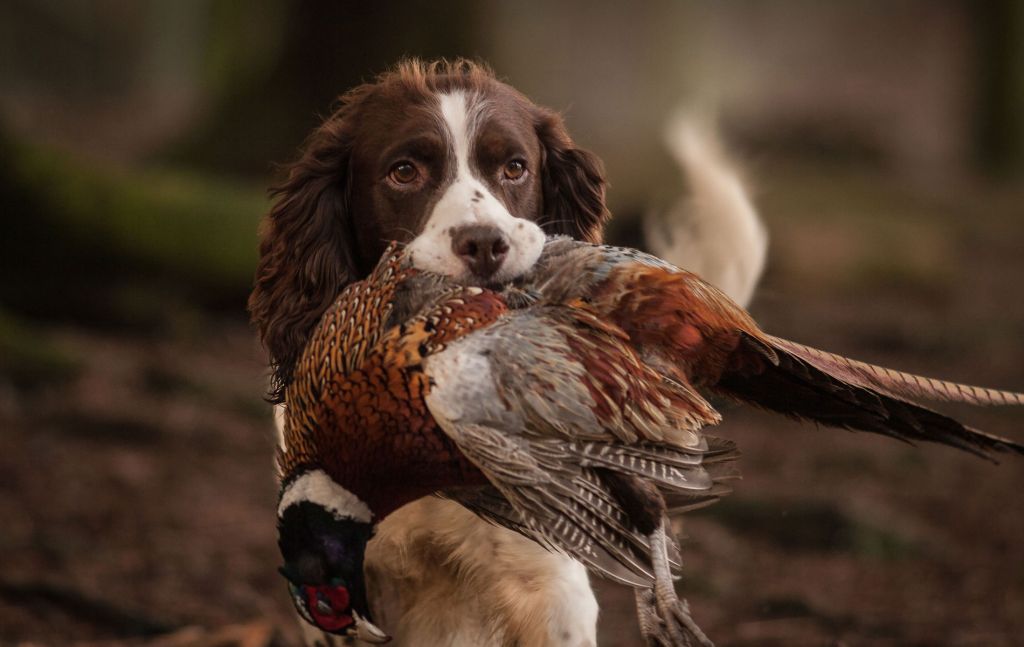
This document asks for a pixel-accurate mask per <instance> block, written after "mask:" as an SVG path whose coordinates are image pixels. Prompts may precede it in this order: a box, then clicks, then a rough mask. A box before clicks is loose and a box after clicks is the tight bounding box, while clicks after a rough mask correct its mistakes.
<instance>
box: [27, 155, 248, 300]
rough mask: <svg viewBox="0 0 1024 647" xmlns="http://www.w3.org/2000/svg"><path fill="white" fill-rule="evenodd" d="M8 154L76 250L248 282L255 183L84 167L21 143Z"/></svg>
mask: <svg viewBox="0 0 1024 647" xmlns="http://www.w3.org/2000/svg"><path fill="white" fill-rule="evenodd" d="M12 153H13V155H12V158H11V159H10V160H9V162H8V173H10V175H11V180H12V181H13V182H14V183H16V184H17V185H19V186H20V187H21V189H22V192H23V193H25V192H27V193H28V194H30V195H31V196H33V198H34V199H35V201H36V205H34V207H35V208H34V210H35V211H37V212H38V213H39V214H40V215H41V216H42V217H43V218H44V219H45V220H47V221H48V222H47V223H46V224H48V225H49V227H50V229H51V231H52V234H53V235H55V236H59V237H63V238H66V239H68V240H69V241H70V242H72V243H73V244H75V245H76V246H78V247H79V248H80V251H85V252H87V253H89V254H92V255H97V256H102V255H107V254H114V255H116V256H117V257H118V258H122V259H124V260H125V261H126V262H129V263H133V264H138V265H142V266H148V267H153V268H158V269H161V270H164V271H168V272H170V273H172V274H174V275H178V276H185V277H188V278H190V279H192V280H195V281H200V282H203V283H207V284H211V285H213V286H215V287H237V286H247V285H248V284H249V282H250V279H251V276H252V269H253V267H254V265H255V262H256V227H257V223H258V222H259V219H260V216H261V215H262V214H263V212H264V211H265V209H266V200H265V198H264V197H263V196H262V194H261V192H260V191H259V190H258V189H254V188H251V187H248V186H243V185H238V184H233V183H229V182H223V181H219V180H213V179H208V178H202V177H199V176H195V175H189V174H186V173H180V172H175V171H170V170H146V171H126V170H117V169H112V168H109V167H103V166H97V165H89V164H86V163H85V162H83V161H80V160H75V159H71V158H68V157H64V156H60V155H58V154H56V153H54V152H52V151H47V150H43V149H38V148H33V147H29V146H25V145H17V146H13V147H12ZM12 207H13V208H17V205H12Z"/></svg>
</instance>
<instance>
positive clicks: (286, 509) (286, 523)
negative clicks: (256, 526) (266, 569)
mask: <svg viewBox="0 0 1024 647" xmlns="http://www.w3.org/2000/svg"><path fill="white" fill-rule="evenodd" d="M277 529H278V547H279V548H280V550H281V555H282V557H284V565H283V566H282V567H281V568H280V571H281V574H282V575H284V577H285V579H287V580H288V588H289V591H290V592H291V597H292V602H293V604H294V605H295V609H296V610H297V611H298V613H299V615H300V616H302V618H303V619H304V620H306V622H308V623H310V624H311V625H313V626H315V627H317V628H319V629H321V630H323V631H326V632H328V633H333V634H339V635H342V636H352V637H357V638H359V639H360V640H363V641H365V642H369V643H384V642H387V641H389V640H390V637H389V636H388V635H387V634H386V633H384V632H383V631H381V630H380V629H379V628H378V627H377V626H376V625H374V624H373V622H372V621H371V620H370V610H369V605H368V604H367V601H366V583H365V580H364V576H363V555H364V553H365V552H366V543H367V542H368V541H369V540H370V537H371V536H372V535H373V525H372V523H371V514H370V510H369V508H367V507H366V505H365V504H364V503H363V502H362V501H360V500H359V499H357V498H356V497H355V496H354V495H352V494H351V493H349V492H348V491H347V490H344V489H342V488H341V487H340V486H339V485H338V484H337V483H335V482H334V481H333V480H332V479H331V477H329V476H328V475H327V474H326V473H325V472H324V471H323V470H320V469H314V470H309V471H307V472H304V473H302V474H300V475H298V476H296V477H294V478H293V479H292V480H291V481H290V482H288V483H286V484H285V485H284V487H283V489H282V493H281V501H280V503H279V505H278V509H277Z"/></svg>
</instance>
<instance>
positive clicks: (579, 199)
mask: <svg viewBox="0 0 1024 647" xmlns="http://www.w3.org/2000/svg"><path fill="white" fill-rule="evenodd" d="M694 141H697V142H699V141H700V140H699V139H698V140H694ZM689 150H690V153H689V155H690V157H691V158H692V159H682V158H681V159H680V161H681V162H682V163H684V164H686V165H697V166H700V167H702V172H703V175H699V174H698V175H693V174H691V175H692V176H693V179H696V180H698V181H699V183H700V184H701V186H705V187H706V189H707V191H709V192H710V193H709V195H707V196H704V198H703V202H704V203H707V204H708V205H709V206H712V207H714V206H715V205H718V206H717V212H715V210H714V209H710V210H709V209H704V210H703V211H706V212H708V213H715V215H714V218H715V221H714V222H713V223H710V225H711V226H704V227H702V228H700V229H701V231H703V232H705V233H706V234H708V235H714V232H716V231H718V230H717V229H715V227H719V228H720V225H721V224H722V223H724V222H727V221H728V220H729V218H730V214H732V213H737V214H739V216H738V218H739V220H743V219H745V218H746V219H747V220H749V218H753V219H754V221H753V222H754V228H755V229H756V230H757V231H758V232H760V231H761V230H760V229H759V227H760V225H759V223H758V222H757V221H756V215H754V212H753V209H752V208H751V207H750V206H749V203H748V202H746V195H745V193H743V191H742V186H741V185H738V184H737V185H736V186H739V187H740V191H739V193H736V191H735V188H736V187H735V186H733V185H732V184H729V180H735V176H734V175H732V174H731V171H729V170H728V167H726V166H723V165H722V164H720V163H719V159H718V158H716V157H715V156H713V155H709V154H706V151H710V150H711V149H710V148H708V147H701V146H697V147H696V148H693V146H691V147H690V149H689ZM684 157H685V155H684ZM708 178H711V180H713V181H710V182H709V181H706V180H707V179H708ZM723 178H724V179H725V183H724V184H722V183H721V182H720V183H719V184H722V188H718V187H717V186H716V185H715V184H714V181H718V180H722V179H723ZM726 185H728V186H726ZM693 189H694V191H696V192H697V193H699V191H700V187H699V186H694V187H693ZM272 194H273V195H274V196H275V201H274V204H273V207H272V209H271V211H270V214H269V216H268V217H267V219H266V221H265V222H264V224H263V229H262V244H261V247H260V260H259V265H258V268H257V272H256V280H255V287H254V289H253V292H252V296H251V297H250V300H249V307H250V311H251V314H252V318H253V321H254V322H255V324H256V325H257V326H258V328H259V332H260V335H261V337H262V340H263V343H264V344H265V345H266V347H267V349H268V351H269V353H270V358H271V361H272V365H273V386H272V393H271V394H272V397H273V399H274V400H275V402H278V403H280V404H282V405H283V406H286V405H287V403H283V402H282V399H283V393H284V387H285V386H286V385H287V384H288V383H289V381H290V380H291V374H292V370H293V368H294V365H295V362H296V361H297V360H298V358H299V355H300V353H301V352H302V349H303V346H304V345H305V343H306V339H307V337H308V335H309V333H310V331H311V329H312V328H313V326H314V325H315V324H316V322H317V321H318V320H319V318H320V316H321V314H322V313H323V312H324V310H325V309H326V308H327V307H328V306H329V305H330V304H331V303H332V302H333V301H334V299H335V297H336V296H337V295H338V293H339V292H340V291H341V290H342V289H343V288H344V287H345V285H347V284H348V283H349V282H351V281H354V280H358V279H360V278H362V277H364V276H365V275H366V274H367V273H368V272H369V271H370V269H372V267H373V266H374V265H375V263H376V261H377V260H378V258H379V256H380V255H381V253H382V252H383V250H384V248H385V246H386V245H387V244H388V242H389V241H391V240H398V241H401V242H404V243H406V244H407V245H408V247H409V249H410V250H411V251H412V258H413V262H414V264H415V265H416V266H418V267H422V268H424V269H428V270H432V271H435V272H441V273H444V274H447V275H450V276H453V277H455V278H457V279H459V280H460V281H464V282H467V283H473V284H489V283H496V282H502V281H506V280H508V279H512V278H514V277H516V276H517V275H519V274H521V273H522V272H524V271H525V270H527V269H528V268H529V267H530V266H531V265H532V264H533V263H534V261H535V260H536V259H537V257H538V255H539V254H540V251H541V248H542V246H543V242H544V237H545V235H548V234H568V235H570V236H573V237H575V238H577V239H581V240H588V241H594V242H597V241H600V239H601V232H602V226H603V224H604V222H605V221H606V219H607V218H608V210H607V208H606V206H605V178H604V172H603V167H602V164H601V162H600V160H599V159H598V158H597V157H596V156H595V155H593V154H592V153H589V152H587V151H585V150H582V149H580V148H577V147H576V146H575V145H574V144H573V142H572V140H571V139H570V137H569V135H568V133H567V131H566V128H565V125H564V123H563V121H562V119H561V117H560V116H559V115H558V114H557V113H555V112H553V111H551V110H549V109H547V108H543V107H540V106H538V105H536V104H534V103H533V102H531V101H530V100H529V99H527V98H526V97H525V96H523V95H522V94H521V93H519V92H517V91H516V90H515V89H513V88H511V87H510V86H508V85H506V84H504V83H502V82H500V81H498V80H497V79H496V78H495V77H494V75H493V74H492V73H491V72H490V71H489V70H487V69H486V68H484V67H482V66H480V65H478V64H475V63H471V62H467V61H463V60H459V61H455V62H451V63H448V62H443V61H441V62H435V63H430V64H424V63H421V62H418V61H407V62H403V63H400V64H399V65H398V66H397V68H396V69H394V70H393V71H390V72H388V73H385V74H383V75H382V76H380V77H379V78H378V79H377V80H376V81H375V82H373V83H369V84H365V85H361V86H359V87H357V88H355V89H353V90H352V91H350V92H348V93H347V94H345V95H344V96H343V97H342V98H341V102H340V106H339V107H338V109H337V110H336V111H335V112H334V113H333V114H332V115H331V116H330V117H328V118H327V119H326V120H325V121H324V122H323V123H322V124H321V125H320V126H319V127H318V128H317V129H316V130H315V131H314V132H313V133H312V134H311V135H310V137H309V138H308V140H307V141H306V143H305V146H304V148H303V150H302V153H301V155H300V156H299V158H298V159H297V160H296V161H295V162H294V163H292V164H291V165H290V167H289V168H288V175H287V178H286V179H285V180H284V181H283V182H282V183H281V184H279V185H278V186H276V187H275V188H274V189H273V190H272ZM697 197H698V198H700V197H701V196H700V195H698V196H697ZM737 200H738V201H739V203H738V207H739V210H737V208H736V207H737V203H736V201H737ZM744 207H745V208H746V211H745V212H744V211H743V208H744ZM697 211H698V212H701V209H698V210H697ZM723 214H724V215H723ZM694 216H699V213H697V214H690V217H691V220H692V218H693V217H694ZM698 220H699V218H698ZM734 220H736V218H734ZM719 221H721V222H719ZM748 224H749V223H748ZM684 235H685V234H684ZM758 235H759V236H761V238H763V233H760V234H758ZM690 238H693V236H690ZM690 242H691V243H692V242H693V241H690ZM737 244H738V246H739V247H741V248H743V247H746V248H749V249H752V250H754V251H755V252H757V251H758V249H759V250H760V252H759V253H760V257H759V260H757V262H756V266H757V267H756V270H754V272H753V274H752V275H751V276H750V277H749V279H748V281H747V283H748V284H749V285H753V283H754V282H756V279H757V275H758V274H759V273H760V264H761V260H763V242H762V243H760V244H759V245H760V247H758V244H755V245H753V246H751V245H747V244H745V241H738V243H737ZM691 248H692V245H691ZM737 251H738V252H739V251H741V250H740V249H737ZM748 256H749V254H748ZM671 260H675V262H677V263H679V264H682V265H684V266H685V265H686V263H685V259H671ZM726 264H727V265H728V263H726ZM747 264H748V265H749V264H750V263H749V262H748V263H747ZM691 269H696V270H697V271H699V270H700V269H701V268H692V267H691ZM747 274H750V272H747ZM709 278H710V280H712V281H714V276H712V277H709ZM278 413H280V408H279V409H278ZM278 418H279V419H280V416H278ZM366 572H367V584H368V586H369V588H370V589H371V591H370V596H371V599H370V603H371V607H372V608H373V610H374V619H375V621H376V622H377V623H378V624H379V625H381V626H382V627H384V628H385V629H386V630H387V631H388V632H390V633H391V634H392V635H393V636H394V637H395V644H398V645H403V646H408V645H425V646H426V645H431V646H432V645H451V646H461V645H467V646H468V645H474V646H480V645H507V644H518V645H524V646H525V645H529V646H534V645H571V646H573V647H582V646H587V645H595V644H596V623H597V602H596V600H595V598H594V595H593V593H592V591H591V589H590V584H589V582H588V580H587V574H586V571H585V570H584V568H583V567H582V565H580V564H578V563H577V562H574V561H573V560H571V559H569V558H567V557H565V556H562V555H559V554H556V553H553V552H549V551H547V550H545V549H543V548H541V547H540V546H538V545H537V544H535V543H533V542H531V541H529V540H527V539H525V538H524V537H522V536H521V535H519V534H517V533H514V532H511V531H508V530H505V529H503V528H499V527H495V526H493V525H490V524H488V523H486V522H484V521H482V520H480V519H479V518H477V517H476V516H475V515H473V514H472V513H470V512H468V511H467V510H465V509H464V508H462V507H461V506H459V505H457V504H454V503H452V502H450V501H446V500H441V499H436V498H429V499H422V500H420V501H417V502H414V503H413V504H410V505H408V506H406V507H404V508H402V509H401V510H399V511H397V512H395V513H393V514H391V515H390V516H389V517H388V518H387V519H385V520H384V521H383V522H382V523H381V524H380V525H379V526H378V531H377V535H376V537H375V538H374V540H373V542H371V545H370V548H369V550H368V552H367V561H366ZM303 624H304V623H303ZM304 629H305V630H307V631H308V632H312V633H308V634H307V637H308V638H309V640H310V641H311V643H312V642H314V641H320V642H324V643H327V644H331V642H332V640H333V638H332V637H330V636H327V635H325V634H320V633H319V632H313V630H312V628H311V627H309V626H306V627H304Z"/></svg>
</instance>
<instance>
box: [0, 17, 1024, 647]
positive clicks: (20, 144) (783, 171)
mask: <svg viewBox="0 0 1024 647" xmlns="http://www.w3.org/2000/svg"><path fill="white" fill-rule="evenodd" d="M403 55H419V56H425V57H432V56H440V55H446V56H454V55H466V56H473V57H480V58H483V59H485V60H487V61H489V62H490V63H491V64H492V65H493V66H494V67H495V68H496V69H497V71H498V73H499V74H500V75H501V76H503V77H504V78H506V79H507V80H509V81H510V82H511V83H512V84H514V85H515V86H517V87H518V88H520V89H521V90H523V91H524V92H526V93H527V94H529V95H530V96H532V97H533V98H534V99H536V100H537V101H538V102H540V103H544V104H547V105H551V106H554V107H557V108H559V109H563V110H564V111H565V112H566V115H567V119H568V122H569V124H570V127H571V129H572V131H573V133H574V134H575V136H576V138H577V139H578V141H579V142H581V143H582V144H583V145H584V146H586V147H589V148H591V149H593V150H595V151H596V152H597V153H599V154H600V155H601V156H602V157H603V158H604V159H605V161H606V162H607V166H608V171H609V175H610V178H611V181H612V189H611V192H610V195H609V198H610V200H611V203H612V207H613V209H614V211H615V213H616V220H615V222H614V224H613V226H612V228H611V236H612V239H613V240H615V241H620V242H622V241H624V242H630V243H638V242H640V241H641V237H640V235H639V233H638V232H639V228H638V223H639V218H640V217H641V216H642V215H643V214H644V213H646V212H648V211H649V210H651V209H657V208H658V207H659V206H664V205H665V204H668V203H669V202H671V201H672V200H673V199H675V198H676V197H677V196H678V195H679V194H680V192H681V191H682V183H681V181H680V179H679V178H678V172H677V170H676V169H675V168H674V167H673V166H672V165H671V163H670V161H669V158H668V156H667V155H666V153H665V151H664V149H663V147H662V144H661V130H662V127H663V125H664V123H665V120H666V119H667V118H668V116H669V115H670V114H671V113H672V111H673V110H675V109H676V108H678V107H679V106H681V105H689V106H693V105H696V106H699V107H704V108H708V107H710V108H713V109H716V110H717V111H718V112H719V114H720V115H721V121H722V124H723V128H724V129H725V131H726V133H727V135H728V136H729V139H730V142H731V143H732V144H733V147H734V150H736V151H737V152H738V153H739V155H740V157H741V159H743V160H744V162H745V166H746V168H747V170H748V172H749V176H750V178H751V180H752V183H753V186H754V187H755V193H756V197H757V202H758V205H759V207H760V209H761V211H762V213H763V215H764V218H765V220H766V222H767V224H768V227H769V229H770V231H771V236H772V247H771V251H770V260H769V266H768V271H767V274H766V277H765V280H764V283H763V286H762V289H761V290H760V292H759V295H758V297H757V298H756V300H755V303H754V306H753V309H754V312H755V314H756V315H757V316H758V317H759V319H760V320H761V321H762V322H763V323H764V324H765V325H766V327H768V328H769V329H770V330H772V331H773V332H776V333H778V334H781V335H784V336H787V337H791V338H794V339H797V340H801V341H805V342H808V343H812V344H817V345H822V346H826V347H828V348H830V349H834V350H838V351H841V352H845V353H847V354H851V355H854V356H857V357H861V358H864V359H868V360H873V361H877V362H880V363H884V364H888V365H893V366H897V367H900V368H904V369H908V370H914V371H919V372H924V373H928V374H935V375H938V376H943V377H947V378H951V379H957V380H963V381H971V382H980V383H984V384H988V385H993V386H1001V387H1004V388H1013V389H1017V390H1024V287H1022V284H1024V4H1021V3H1019V2H1016V1H1015V0H1001V1H993V2H968V1H967V0H964V1H959V2H958V1H929V0H919V1H912V0H905V1H898V2H887V3H882V2H865V1H849V2H830V3H813V2H747V1H737V2H729V3H720V2H670V1H668V0H659V1H653V2H646V3H619V2H583V1H578V2H564V3H552V2H540V1H533V0H529V1H527V0H521V1H520V2H515V3H511V2H499V1H498V0H488V1H483V2H473V1H471V0H433V1H431V2H426V1H417V2H407V3H396V2H376V3H372V2H355V1H351V2H348V1H346V2H341V1H329V0H320V1H311V0H307V1H303V2H285V1H284V0H255V1H250V2H213V1H204V0H186V1H179V0H144V1H140V2H131V3H128V2H115V1H112V0H107V1H104V0H95V1H88V0H65V1H57V0H4V1H3V2H2V3H0V91H2V95H0V214H2V215H0V217H2V228H0V519H2V522H0V643H2V644H19V643H32V644H53V645H57V644H68V643H77V642H88V641H94V642H99V643H102V644H126V643H132V644H134V643H139V642H151V643H153V644H162V645H184V644H209V645H212V644H246V645H253V646H255V645H265V644H269V643H273V642H277V643H280V644H293V643H294V639H295V632H294V628H293V625H292V619H291V614H290V610H289V608H288V606H289V603H288V601H287V599H286V596H285V594H284V591H283V587H282V586H281V584H280V582H279V576H278V575H277V574H276V573H275V571H274V569H275V566H276V564H277V556H276V549H275V546H274V530H273V505H274V496H275V492H274V486H273V482H272V476H271V450H272V445H273V443H272V432H271V422H270V415H269V409H268V407H267V406H266V405H265V404H264V403H263V402H262V400H261V394H262V392H263V389H264V387H265V359H264V357H263V355H262V353H261V351H260V349H259V347H258V344H257V343H256V341H255V335H254V334H253V332H252V331H251V330H250V329H249V328H248V326H247V323H246V315H245V312H244V301H245V297H246V295H247V292H248V288H249V284H250V277H251V272H252V269H253V265H254V262H255V248H256V226H257V223H258V221H259V219H260V217H261V215H262V214H263V213H264V212H265V210H266V207H267V202H266V199H265V187H266V186H267V185H268V184H269V183H270V181H271V180H272V178H273V177H274V173H275V171H274V166H273V164H274V163H275V162H278V163H280V162H285V161H287V160H288V159H289V158H290V157H291V155H293V154H294V151H295V150H296V148H297V146H298V145H299V143H300V142H301V140H302V138H303V137H304V135H305V133H306V132H308V131H309V130H310V129H311V128H312V127H313V126H314V125H315V124H316V123H317V122H318V119H319V116H318V115H323V114H325V113H327V112H328V111H329V108H330V105H331V102H332V99H333V98H334V97H336V96H337V95H338V94H339V93H340V92H341V91H343V90H345V89H346V88H348V87H350V86H352V85H353V84H355V83H358V82H359V81H360V80H363V79H369V78H372V75H373V74H374V73H376V72H378V71H380V70H382V69H384V68H385V67H387V66H388V65H390V64H392V63H394V62H395V61H396V60H397V59H398V58H399V57H401V56H403ZM956 412H957V413H959V414H961V415H965V416H968V418H969V420H970V421H971V422H972V423H974V424H976V425H978V426H981V427H983V428H986V429H989V430H991V431H994V432H998V433H1003V434H1008V435H1012V436H1014V437H1016V438H1018V439H1021V438H1024V430H1022V429H1021V428H1020V427H1021V426H1022V425H1021V423H1022V421H1024V413H1022V412H1020V411H1017V412H998V411H982V412H977V411H959V410H958V411H956ZM727 419H728V422H727V423H726V424H725V425H724V426H723V428H722V430H721V432H722V433H723V434H725V435H728V436H730V437H733V438H735V439H736V440H737V441H738V442H739V443H740V445H741V447H742V448H743V450H744V454H745V456H744V459H743V461H742V467H743V470H744V474H745V480H744V481H743V482H741V483H740V485H739V487H738V491H737V492H736V494H735V496H733V497H732V498H730V499H729V500H727V501H726V502H724V503H722V504H720V505H718V506H715V507H713V508H711V509H708V510H706V511H702V512H700V513H697V514H694V515H692V516H691V517H689V518H688V519H687V520H686V526H687V530H688V532H689V535H690V538H689V539H688V540H687V542H686V544H685V551H686V554H687V555H689V556H690V557H689V560H688V570H687V573H688V575H687V577H686V579H685V580H684V582H683V583H682V590H683V591H685V593H686V595H687V596H688V597H689V599H690V600H691V601H692V604H693V607H694V612H695V615H696V617H697V619H698V620H699V621H700V622H701V623H702V624H703V625H704V627H705V628H706V629H707V630H708V631H709V633H710V634H711V635H712V636H714V637H716V638H717V640H718V643H719V644H720V645H825V644H844V645H867V644H870V645H1012V644H1021V643H1020V641H1021V638H1020V637H1021V636H1024V546H1022V543H1021V538H1022V537H1024V505H1022V504H1021V501H1020V496H1021V492H1022V489H1024V461H1020V460H1016V461H1015V460H1007V461H1005V462H1004V464H1003V465H1001V466H998V467H997V466H992V465H989V464H986V463H983V462H982V461H979V460H977V459H973V458H971V457H968V456H964V455H961V454H959V453H956V452H953V451H951V450H945V449H937V448H921V449H914V448H910V447H907V446H903V445H900V444H898V443H894V442H890V441H886V440H884V439H876V438H872V437H865V436H855V435H852V434H846V433H835V432H827V431H824V430H815V429H813V428H810V427H807V426H799V425H797V424H795V423H789V422H786V421H780V420H777V419H775V418H772V417H769V416H766V415H761V414H758V413H756V412H751V411H746V410H741V409H733V410H730V411H728V412H727ZM601 596H602V600H603V602H604V605H603V609H604V610H603V616H602V625H601V629H602V635H601V639H602V644H604V645H632V644H636V639H635V636H636V631H635V622H634V620H633V617H632V616H633V611H632V604H631V599H630V596H629V595H628V593H627V592H624V591H622V590H621V589H616V588H615V587H612V586H602V588H601ZM217 641H220V642H219V643H218V642H217Z"/></svg>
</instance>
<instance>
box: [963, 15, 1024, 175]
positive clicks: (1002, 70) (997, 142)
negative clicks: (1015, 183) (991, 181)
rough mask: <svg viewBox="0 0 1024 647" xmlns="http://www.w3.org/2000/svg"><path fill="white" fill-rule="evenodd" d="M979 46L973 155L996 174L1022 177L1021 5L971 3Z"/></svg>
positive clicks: (1023, 19) (1023, 40)
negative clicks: (975, 134) (975, 149)
mask: <svg viewBox="0 0 1024 647" xmlns="http://www.w3.org/2000/svg"><path fill="white" fill-rule="evenodd" d="M970 6H971V7H972V9H973V11H974V15H975V24H976V27H977V43H978V84H979V88H978V90H979V92H978V100H979V104H978V112H977V152H978V155H979V158H980V161H981V163H982V165H983V166H984V167H985V168H986V169H988V170H990V171H992V172H994V173H996V174H999V175H1004V176H1005V175H1013V176H1017V177H1019V176H1021V175H1022V174H1024V2H1020V0H983V1H981V2H977V3H971V4H970Z"/></svg>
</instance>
